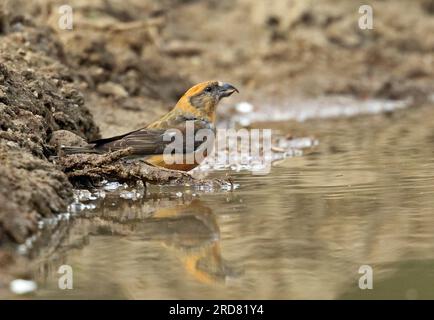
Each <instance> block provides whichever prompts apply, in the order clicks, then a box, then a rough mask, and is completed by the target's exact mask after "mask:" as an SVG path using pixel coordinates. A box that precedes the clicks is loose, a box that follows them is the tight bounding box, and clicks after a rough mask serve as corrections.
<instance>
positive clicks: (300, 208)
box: [33, 108, 434, 299]
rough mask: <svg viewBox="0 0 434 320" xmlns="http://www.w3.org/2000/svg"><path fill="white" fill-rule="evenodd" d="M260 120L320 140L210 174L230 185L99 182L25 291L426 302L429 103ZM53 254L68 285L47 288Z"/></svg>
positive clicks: (40, 253)
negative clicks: (337, 116)
mask: <svg viewBox="0 0 434 320" xmlns="http://www.w3.org/2000/svg"><path fill="white" fill-rule="evenodd" d="M262 126H263V127H270V126H273V128H274V129H275V130H276V132H277V131H280V132H281V133H282V134H286V133H288V132H291V134H293V135H296V136H311V137H315V138H316V139H317V140H318V141H319V145H318V146H316V147H315V148H313V149H311V150H307V151H305V152H304V154H303V155H302V156H297V157H293V158H288V159H285V160H282V161H279V162H278V163H274V165H273V168H272V170H271V172H270V174H268V175H265V176H256V175H252V174H251V173H249V172H238V173H237V172H231V171H220V172H214V173H212V176H220V177H221V176H225V175H226V174H229V175H230V176H231V177H232V178H233V179H234V181H235V183H237V184H238V185H239V188H237V189H235V190H233V191H230V190H217V191H214V192H198V191H197V190H194V189H191V188H189V189H185V188H174V187H165V188H159V187H153V188H151V189H148V190H146V192H144V193H143V194H142V195H140V192H139V191H138V197H137V198H138V199H136V200H132V199H124V198H128V197H125V196H123V198H121V197H120V196H119V194H120V192H121V191H122V188H119V189H118V190H116V191H112V192H106V196H105V198H104V199H97V200H95V201H93V202H92V201H90V202H89V203H95V206H96V209H93V210H85V211H83V212H81V213H80V214H78V215H76V216H75V218H73V219H69V220H68V221H63V222H61V223H60V227H57V228H56V230H57V231H56V233H55V234H54V236H50V239H51V240H50V242H51V245H49V246H47V245H46V246H44V247H42V248H40V249H38V250H36V251H37V252H36V253H33V254H34V255H35V259H34V262H33V265H34V268H33V269H34V277H35V280H36V281H37V283H38V285H39V289H38V291H37V292H36V293H35V296H36V297H37V298H61V299H64V298H128V299H131V298H134V299H150V298H151V299H213V298H218V299H220V298H222V299H225V298H227V299H300V298H308V299H312V298H319V299H348V298H352V299H366V298H403V299H423V298H431V299H432V298H434V210H433V208H434V157H433V156H434V148H433V146H434V109H433V108H413V109H409V110H403V111H398V112H395V113H393V114H388V115H384V114H383V115H376V116H360V117H357V118H351V119H341V120H327V121H324V120H321V121H320V120H311V121H306V122H303V123H293V122H285V123H273V124H263V125H262ZM43 238H44V236H42V239H43ZM47 238H48V237H47ZM53 239H54V240H53ZM53 242H54V243H53ZM62 264H68V265H70V266H71V267H72V268H73V272H74V289H73V290H60V289H58V278H59V276H60V275H59V274H57V269H58V268H59V266H60V265H62ZM361 265H369V266H371V267H372V268H373V272H374V288H373V290H361V289H360V288H359V286H358V281H359V277H360V276H361V275H360V274H359V273H358V271H359V267H360V266H361Z"/></svg>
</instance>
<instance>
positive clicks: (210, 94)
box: [176, 81, 238, 116]
mask: <svg viewBox="0 0 434 320" xmlns="http://www.w3.org/2000/svg"><path fill="white" fill-rule="evenodd" d="M234 92H238V89H237V88H235V87H234V86H233V85H231V84H229V83H224V82H220V81H206V82H202V83H199V84H197V85H195V86H193V87H191V88H190V89H188V90H187V92H186V93H185V94H184V95H183V96H182V97H181V99H179V101H178V103H177V105H176V106H177V107H179V108H181V109H185V111H189V110H188V109H191V108H193V109H194V110H195V111H198V112H200V113H203V114H206V115H210V116H211V114H213V113H214V111H215V109H216V107H217V104H218V103H219V101H220V100H221V99H222V98H225V97H229V96H230V95H231V94H232V93H234Z"/></svg>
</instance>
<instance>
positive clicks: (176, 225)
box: [136, 200, 235, 284]
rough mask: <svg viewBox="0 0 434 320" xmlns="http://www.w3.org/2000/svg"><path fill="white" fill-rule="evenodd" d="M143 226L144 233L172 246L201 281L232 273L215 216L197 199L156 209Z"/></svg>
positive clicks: (221, 278)
mask: <svg viewBox="0 0 434 320" xmlns="http://www.w3.org/2000/svg"><path fill="white" fill-rule="evenodd" d="M142 226H146V236H149V237H150V238H152V239H159V240H161V241H163V243H164V244H165V246H167V247H168V248H171V249H173V250H174V251H175V252H176V255H177V256H178V257H179V258H180V260H181V261H182V263H183V264H184V266H185V268H186V270H187V271H188V272H189V273H190V274H192V275H193V276H194V277H195V278H196V279H197V280H199V281H200V282H203V283H208V284H212V283H217V282H222V281H225V280H226V278H227V276H233V275H235V272H234V271H233V270H231V268H229V267H228V266H227V265H226V263H225V261H224V259H223V258H222V255H221V250H220V230H219V227H218V224H217V220H216V216H215V214H214V213H213V212H212V210H211V209H210V208H209V207H206V206H204V205H203V203H202V202H201V201H200V200H193V201H192V202H191V203H189V204H183V205H176V206H173V207H169V208H162V209H158V210H157V211H156V212H155V214H154V215H153V216H152V218H150V219H147V222H146V223H145V224H143V225H142ZM138 231H139V230H137V229H136V232H138ZM141 231H143V230H140V231H139V232H140V234H143V233H142V232H141ZM136 234H137V233H136Z"/></svg>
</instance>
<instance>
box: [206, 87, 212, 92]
mask: <svg viewBox="0 0 434 320" xmlns="http://www.w3.org/2000/svg"><path fill="white" fill-rule="evenodd" d="M204 91H205V92H211V91H212V88H211V87H206V88H205V90H204Z"/></svg>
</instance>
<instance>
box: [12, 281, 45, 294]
mask: <svg viewBox="0 0 434 320" xmlns="http://www.w3.org/2000/svg"><path fill="white" fill-rule="evenodd" d="M37 288H38V286H37V285H36V282H34V281H32V280H23V279H15V280H13V281H12V282H11V283H10V285H9V289H10V290H11V291H12V292H13V293H15V294H27V293H31V292H33V291H35V290H36V289H37Z"/></svg>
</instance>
